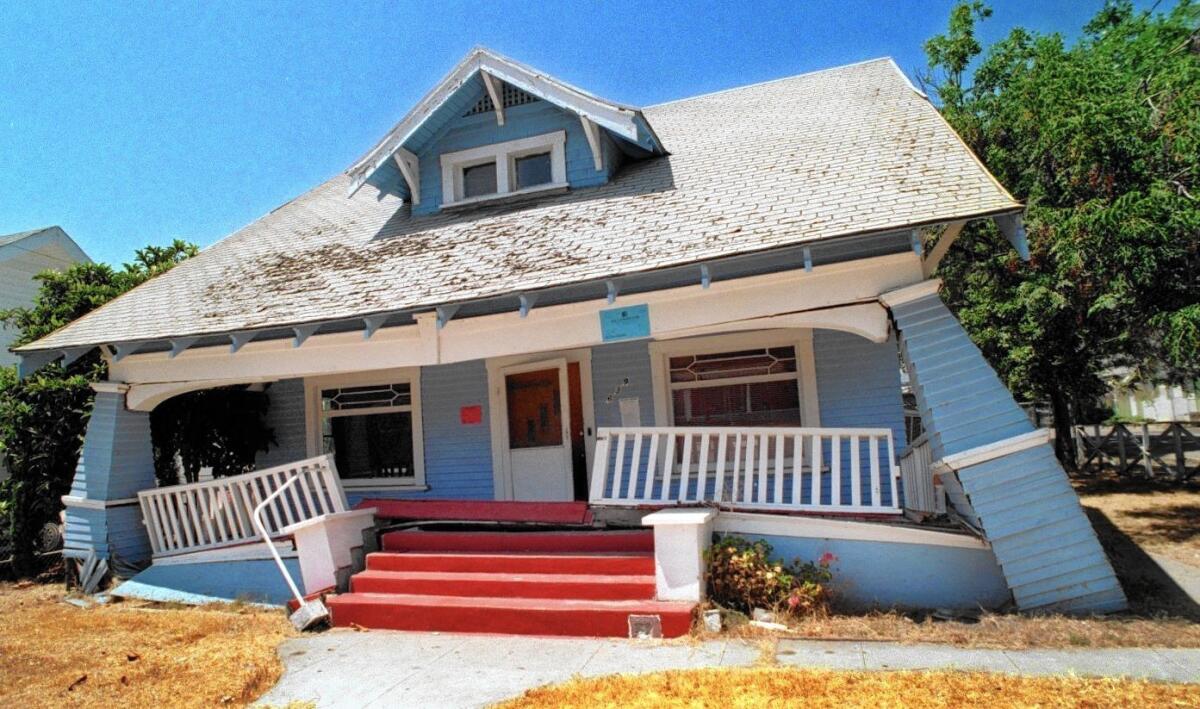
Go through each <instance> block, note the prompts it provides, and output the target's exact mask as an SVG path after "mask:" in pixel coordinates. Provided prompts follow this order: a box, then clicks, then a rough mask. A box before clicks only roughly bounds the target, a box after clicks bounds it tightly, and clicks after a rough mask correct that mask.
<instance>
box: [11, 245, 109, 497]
mask: <svg viewBox="0 0 1200 709" xmlns="http://www.w3.org/2000/svg"><path fill="white" fill-rule="evenodd" d="M89 261H91V259H89V258H88V255H87V254H85V253H84V252H83V249H81V248H79V245H78V244H76V243H75V240H74V239H72V238H71V237H70V236H68V235H67V232H65V231H63V230H62V228H61V227H57V226H51V227H45V228H43V229H33V230H31V231H21V232H17V233H16V234H6V235H0V310H7V309H9V308H24V307H28V306H30V305H33V301H34V298H36V297H37V293H38V288H39V283H38V281H37V280H36V279H35V278H34V276H36V275H37V274H39V273H41V272H43V271H61V270H64V269H66V268H70V267H71V266H73V265H74V264H76V263H81V262H89ZM14 339H16V333H15V332H13V331H11V330H10V329H9V328H8V327H7V326H5V325H0V367H11V366H13V365H14V364H16V363H17V359H18V358H17V356H16V355H14V354H12V353H11V352H9V350H8V348H9V346H10V345H11V344H12V343H13V340H14ZM7 477H8V471H7V470H5V469H4V461H3V460H0V480H4V479H5V478H7Z"/></svg>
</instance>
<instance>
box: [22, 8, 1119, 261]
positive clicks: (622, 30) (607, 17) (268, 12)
mask: <svg viewBox="0 0 1200 709" xmlns="http://www.w3.org/2000/svg"><path fill="white" fill-rule="evenodd" d="M952 4H953V3H952V2H951V1H950V0H920V1H919V2H907V1H900V0H896V1H894V2H893V1H887V0H877V1H876V2H860V1H857V0H839V1H837V2H809V1H803V0H793V1H792V2H782V3H777V4H774V3H742V2H695V3H655V4H651V3H632V2H623V1H618V0H592V1H590V2H571V3H567V2H562V3H544V4H543V3H537V2H527V1H526V2H504V3H483V2H478V1H476V2H441V1H438V2H427V1H426V2H337V3H334V2H328V3H275V2H228V3H226V2H215V1H214V2H204V3H195V4H191V3H182V2H181V3H169V4H167V3H141V2H137V3H133V2H126V3H120V4H116V3H105V4H96V5H89V4H84V3H81V2H61V1H59V2H21V3H9V4H7V6H6V7H5V9H4V12H3V14H0V234H4V233H8V232H13V231H21V230H24V229H30V228H33V227H38V226H45V225H50V224H59V225H61V226H62V227H63V228H65V229H66V230H67V232H68V233H70V234H71V235H72V236H74V237H75V239H76V240H77V241H78V242H79V243H80V245H81V246H83V248H84V250H86V251H87V252H88V253H89V254H90V255H91V256H92V258H94V259H96V260H99V261H108V262H111V263H121V262H123V261H125V260H128V259H129V258H130V257H131V256H132V253H133V250H134V249H135V248H137V247H139V246H142V245H145V244H148V243H165V242H169V241H170V240H171V239H173V238H177V237H178V238H183V239H187V240H190V241H194V242H196V243H198V244H200V245H201V246H208V245H210V244H212V243H213V242H215V241H217V240H218V239H220V238H221V237H223V236H225V235H227V234H229V233H230V232H231V231H233V230H235V229H237V228H239V227H241V226H242V225H244V224H246V223H248V222H250V221H252V220H253V219H255V218H257V217H258V216H261V215H262V214H264V213H266V212H267V211H269V210H271V209H273V208H274V207H276V206H278V205H279V204H282V203H283V202H285V201H287V200H288V199H291V198H292V197H294V196H296V195H297V194H299V193H301V192H303V191H304V190H306V189H308V188H310V187H312V186H314V185H315V184H317V183H319V182H321V181H323V180H325V179H327V178H329V177H331V176H332V175H334V174H336V173H338V172H340V171H341V170H343V169H345V168H346V167H347V166H349V164H350V163H351V162H352V161H353V160H354V159H355V158H357V157H358V156H359V155H361V154H362V153H363V152H365V151H366V150H367V149H368V148H370V147H371V145H372V144H373V143H374V141H375V140H377V139H378V138H379V137H380V136H382V135H383V133H385V132H386V131H387V129H388V128H390V127H391V126H392V125H393V124H394V123H395V122H397V121H398V120H399V119H400V118H401V117H403V115H404V114H405V113H406V112H407V111H408V109H409V108H410V107H411V106H412V104H413V103H414V102H415V101H416V100H418V99H419V98H420V96H421V95H422V94H424V93H425V92H426V91H427V90H428V89H429V88H430V87H431V86H432V85H433V84H434V83H435V82H436V81H437V80H438V79H440V78H441V77H442V76H443V75H444V74H445V73H446V72H447V71H448V70H449V69H450V68H451V67H452V66H453V65H454V63H455V62H457V61H458V59H460V58H461V57H462V55H463V54H465V53H466V52H467V50H468V49H470V47H471V46H473V45H474V44H484V45H487V46H489V47H492V48H493V49H496V50H498V51H500V52H502V53H504V54H508V55H509V56H512V57H513V58H515V59H519V60H521V61H524V62H526V63H529V64H532V65H534V66H536V67H538V68H540V69H542V70H545V71H547V72H550V73H552V74H555V75H556V76H559V77H561V78H563V79H565V80H567V81H570V82H572V83H574V84H577V85H579V86H581V87H583V88H585V89H588V90H590V91H593V92H595V93H598V94H600V95H601V96H605V97H608V98H612V99H616V100H620V101H624V102H627V103H632V104H635V105H649V104H653V103H658V102H661V101H666V100H670V99H675V98H682V97H685V96H690V95H695V94H699V93H704V92H707V91H713V90H716V89H722V88H727V87H730V86H737V85H741V84H747V83H753V82H756V81H762V80H766V79H772V78H777V77H780V76H787V75H790V74H797V73H801V72H805V71H811V70H814V69H821V68H825V67H830V66H836V65H838V64H846V63H850V62H855V61H860V60H863V59H869V58H873V57H878V56H884V55H890V56H892V57H894V58H895V59H896V61H897V62H898V63H899V65H900V66H901V68H903V69H904V70H906V71H908V72H909V73H910V74H911V73H912V72H913V71H914V70H917V69H919V68H921V67H923V66H924V57H923V54H922V52H921V45H922V43H923V42H924V41H925V39H927V38H928V37H929V36H931V35H933V34H934V33H936V32H939V31H942V30H943V28H944V27H945V24H946V19H947V15H948V12H949V8H950V6H951V5H952ZM1099 5H1100V2H1099V1H1098V0H1097V2H1084V1H1079V0H1077V1H1076V2H1065V1H1061V0H1039V1H1037V2H1029V1H1027V0H1019V1H1012V2H999V1H998V2H994V3H993V6H994V9H995V14H994V16H993V17H992V18H991V19H990V20H989V21H988V22H987V23H985V25H984V26H983V28H982V31H981V33H980V36H981V39H983V40H984V41H985V42H987V41H991V40H994V39H997V38H999V37H1000V36H1002V35H1003V34H1005V33H1006V32H1007V30H1008V29H1009V28H1010V27H1012V26H1014V25H1023V26H1025V27H1029V28H1032V29H1037V30H1041V31H1062V32H1064V33H1067V34H1070V35H1074V34H1075V33H1077V31H1078V28H1079V27H1080V26H1082V24H1083V23H1084V22H1085V21H1086V20H1087V19H1088V18H1089V17H1090V16H1091V15H1092V14H1093V13H1094V12H1095V10H1096V9H1097V8H1098V7H1099Z"/></svg>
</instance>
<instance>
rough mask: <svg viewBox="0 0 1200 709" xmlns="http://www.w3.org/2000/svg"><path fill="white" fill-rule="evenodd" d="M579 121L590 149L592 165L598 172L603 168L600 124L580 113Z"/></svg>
mask: <svg viewBox="0 0 1200 709" xmlns="http://www.w3.org/2000/svg"><path fill="white" fill-rule="evenodd" d="M579 122H580V123H582V124H583V135H584V136H585V137H586V138H587V142H588V147H589V148H591V149H592V165H593V166H595V168H596V171H597V172H599V171H601V170H603V169H604V152H603V150H602V149H601V144H600V126H598V125H596V122H595V121H593V120H592V119H590V118H588V117H587V116H585V115H583V114H580V115H579Z"/></svg>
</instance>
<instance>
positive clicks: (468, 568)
mask: <svg viewBox="0 0 1200 709" xmlns="http://www.w3.org/2000/svg"><path fill="white" fill-rule="evenodd" d="M367 568H368V569H370V570H373V571H443V572H455V571H462V572H480V573H511V574H603V575H610V574H616V575H626V576H629V575H634V576H636V575H643V574H649V575H653V574H654V554H652V553H650V552H627V553H616V552H612V553H600V554H528V553H518V554H487V553H477V554H473V553H470V552H456V553H441V554H438V553H428V552H386V551H384V552H375V553H372V554H368V555H367Z"/></svg>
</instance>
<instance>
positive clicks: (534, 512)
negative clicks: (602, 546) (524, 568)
mask: <svg viewBox="0 0 1200 709" xmlns="http://www.w3.org/2000/svg"><path fill="white" fill-rule="evenodd" d="M367 507H374V508H375V510H376V512H375V515H376V516H377V517H380V518H382V519H393V520H420V521H455V522H527V523H539V524H564V525H567V524H578V525H589V524H591V523H592V512H591V510H590V509H589V508H588V504H587V503H586V502H518V501H493V500H387V499H378V498H368V499H365V500H363V501H362V502H360V503H358V504H357V505H355V506H354V509H356V510H361V509H365V508H367Z"/></svg>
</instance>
